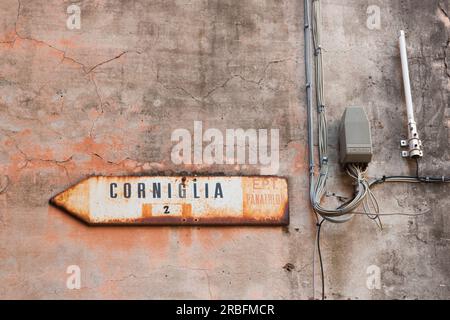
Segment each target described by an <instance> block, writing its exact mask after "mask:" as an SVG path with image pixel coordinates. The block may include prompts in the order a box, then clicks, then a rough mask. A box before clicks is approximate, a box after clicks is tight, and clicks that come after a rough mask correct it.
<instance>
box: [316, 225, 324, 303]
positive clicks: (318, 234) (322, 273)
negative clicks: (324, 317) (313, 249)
mask: <svg viewBox="0 0 450 320" xmlns="http://www.w3.org/2000/svg"><path fill="white" fill-rule="evenodd" d="M324 221H325V219H322V221H320V222H319V223H317V252H318V254H319V262H320V278H321V280H322V300H325V276H324V271H323V262H322V253H321V251H320V230H321V228H322V223H323V222H324Z"/></svg>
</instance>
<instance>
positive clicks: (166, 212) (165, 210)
mask: <svg viewBox="0 0 450 320" xmlns="http://www.w3.org/2000/svg"><path fill="white" fill-rule="evenodd" d="M163 208H164V214H169V213H170V211H169V206H164V207H163Z"/></svg>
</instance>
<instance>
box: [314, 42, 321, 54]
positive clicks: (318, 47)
mask: <svg viewBox="0 0 450 320" xmlns="http://www.w3.org/2000/svg"><path fill="white" fill-rule="evenodd" d="M321 53H322V46H321V45H320V44H319V45H318V46H317V47H316V48H315V49H314V55H315V56H318V55H319V54H321Z"/></svg>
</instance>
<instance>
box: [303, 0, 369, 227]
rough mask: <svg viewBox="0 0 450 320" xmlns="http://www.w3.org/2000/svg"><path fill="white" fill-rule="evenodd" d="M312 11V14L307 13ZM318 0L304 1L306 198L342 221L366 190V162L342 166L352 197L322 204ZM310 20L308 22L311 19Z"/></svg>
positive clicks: (324, 135)
mask: <svg viewBox="0 0 450 320" xmlns="http://www.w3.org/2000/svg"><path fill="white" fill-rule="evenodd" d="M310 11H312V18H311V13H310ZM319 20H320V1H319V0H313V3H312V10H310V1H309V0H306V1H305V48H307V49H306V50H305V59H306V69H307V70H306V78H307V83H308V85H307V91H308V92H307V106H308V115H309V117H308V118H309V121H308V131H309V134H308V145H309V147H310V148H309V159H310V177H309V178H310V179H309V181H310V184H309V190H310V200H311V204H312V207H313V209H314V212H316V213H317V214H318V215H320V216H321V217H322V218H323V219H326V220H327V221H331V222H335V223H342V222H346V221H348V220H350V219H351V218H352V214H351V211H353V210H355V209H356V208H357V207H358V206H359V205H360V204H361V203H363V202H364V199H365V198H366V197H367V195H368V194H369V192H370V186H369V182H368V181H367V179H366V170H367V166H365V165H363V164H361V165H359V164H350V165H348V166H347V167H346V171H347V173H348V175H349V176H350V177H351V178H353V179H354V181H355V194H354V196H353V198H352V199H350V200H349V201H347V202H345V203H343V204H342V205H340V206H339V207H337V208H334V209H328V208H324V207H322V205H321V204H320V203H321V200H322V198H323V196H324V195H325V191H326V182H327V179H328V169H329V165H328V126H327V118H326V106H325V99H324V75H323V55H322V46H321V28H320V21H319ZM311 22H312V23H311ZM311 47H312V50H313V53H314V88H315V93H316V96H315V98H316V99H315V103H316V105H317V121H318V140H319V150H318V153H319V160H320V164H319V175H318V177H317V181H316V177H315V173H314V149H313V130H314V129H313V115H312V104H313V101H312V100H313V99H312V86H311V83H312V72H311V69H312V63H311V52H310V50H311Z"/></svg>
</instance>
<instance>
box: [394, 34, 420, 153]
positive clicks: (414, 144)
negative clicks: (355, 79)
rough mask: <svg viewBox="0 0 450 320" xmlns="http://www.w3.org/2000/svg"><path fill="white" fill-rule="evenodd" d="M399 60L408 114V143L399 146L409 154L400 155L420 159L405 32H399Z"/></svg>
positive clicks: (403, 142)
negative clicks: (400, 61)
mask: <svg viewBox="0 0 450 320" xmlns="http://www.w3.org/2000/svg"><path fill="white" fill-rule="evenodd" d="M399 41H400V58H401V60H402V74H403V88H404V90H405V100H406V112H407V114H408V141H405V140H403V141H402V142H401V145H402V146H404V147H406V146H408V147H409V152H407V151H404V152H402V155H403V156H404V157H411V158H415V157H422V156H423V151H422V142H421V141H420V139H419V133H418V132H417V125H416V121H415V119H414V107H413V102H412V95H411V83H410V80H409V68H408V55H407V53H406V40H405V32H404V31H403V30H401V31H400V38H399Z"/></svg>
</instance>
